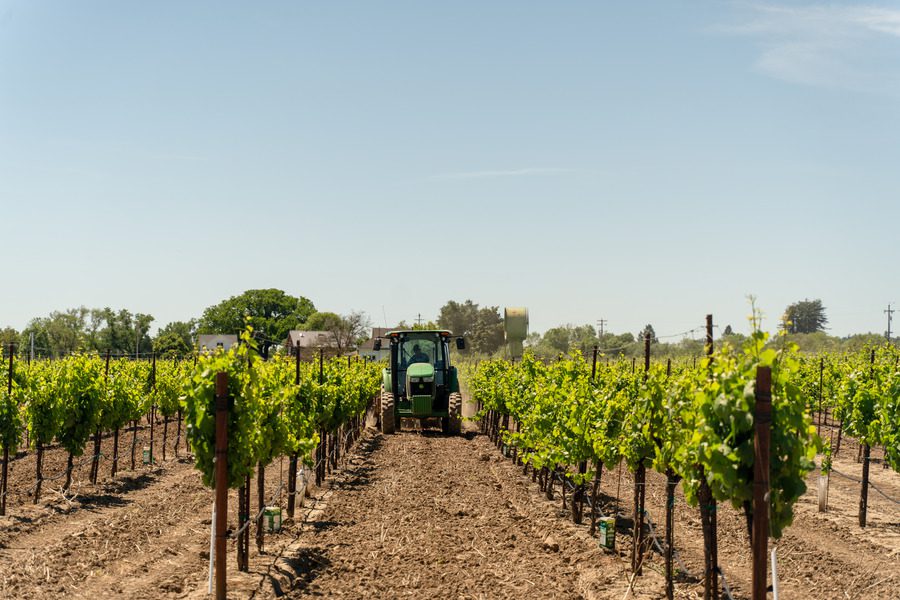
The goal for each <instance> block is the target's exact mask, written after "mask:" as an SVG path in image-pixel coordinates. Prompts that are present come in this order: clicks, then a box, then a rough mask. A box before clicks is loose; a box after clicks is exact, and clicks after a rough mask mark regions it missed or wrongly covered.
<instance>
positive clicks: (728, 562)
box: [287, 432, 900, 599]
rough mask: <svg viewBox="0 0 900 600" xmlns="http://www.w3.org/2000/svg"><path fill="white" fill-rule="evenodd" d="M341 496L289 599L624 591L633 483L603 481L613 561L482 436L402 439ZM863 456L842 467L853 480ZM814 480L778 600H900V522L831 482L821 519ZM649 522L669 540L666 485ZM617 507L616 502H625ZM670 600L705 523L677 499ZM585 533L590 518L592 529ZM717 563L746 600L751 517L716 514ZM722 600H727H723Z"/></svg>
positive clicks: (893, 482) (852, 487)
mask: <svg viewBox="0 0 900 600" xmlns="http://www.w3.org/2000/svg"><path fill="white" fill-rule="evenodd" d="M376 442H377V444H378V446H379V447H378V448H377V449H376V450H375V451H374V452H372V454H371V455H368V456H364V457H361V458H360V459H359V461H360V462H359V463H358V464H357V465H356V467H355V469H353V470H350V471H348V472H346V473H345V474H344V475H343V476H342V477H341V478H339V479H338V481H337V482H336V483H335V488H334V495H333V496H332V497H331V499H330V501H329V504H328V506H327V508H326V509H325V511H324V513H323V514H322V515H320V517H318V519H317V520H316V522H315V523H313V524H312V525H313V527H311V528H310V529H308V530H307V531H306V532H305V533H301V534H300V537H299V541H298V544H296V545H295V546H293V547H291V548H289V549H288V550H287V555H288V556H291V557H292V558H293V560H295V561H296V564H298V565H302V568H300V569H298V572H299V573H300V575H299V579H297V580H296V581H295V583H294V589H293V591H292V592H291V596H292V597H297V598H303V597H338V596H342V597H360V596H363V595H371V596H373V597H384V598H578V597H583V598H597V599H600V598H618V599H621V598H623V597H624V596H625V592H626V589H627V587H628V584H629V576H630V572H629V566H630V562H629V557H630V550H631V519H630V516H631V504H630V501H631V495H632V488H633V479H632V477H631V475H630V474H629V473H628V472H627V471H626V470H621V471H619V470H614V471H611V472H606V473H604V475H603V480H602V485H601V502H600V507H601V512H602V513H603V514H607V515H610V514H613V513H614V512H615V510H616V507H617V506H618V511H619V515H620V518H619V521H618V525H619V530H618V535H617V540H616V546H617V549H616V552H614V553H607V552H605V551H603V550H600V549H599V548H598V547H597V543H596V540H594V539H592V538H590V537H589V536H588V534H587V531H588V527H587V525H586V524H585V525H578V526H576V525H574V524H572V523H571V522H570V521H569V520H568V514H569V513H568V511H564V510H562V504H561V498H560V488H559V484H557V485H556V492H555V499H554V500H553V501H550V500H547V499H546V497H545V496H544V494H542V493H540V492H539V491H538V489H537V485H536V484H534V483H532V481H531V475H530V473H529V474H528V475H523V472H522V468H521V467H519V466H515V465H514V464H513V463H512V461H511V460H509V459H507V458H503V457H502V456H501V454H500V452H499V451H498V450H497V449H496V448H494V447H493V446H492V445H491V444H490V443H489V442H488V440H487V438H485V437H484V436H477V437H474V439H466V438H447V437H442V436H439V435H436V434H431V433H427V432H426V433H415V432H404V433H402V434H399V435H396V436H386V437H383V436H378V437H377V438H376ZM854 456H855V454H853V453H850V452H848V453H847V455H846V456H845V455H844V452H843V451H842V456H841V457H840V458H839V459H838V460H837V461H836V463H835V466H836V468H837V469H838V470H840V471H841V472H844V473H847V474H851V473H857V472H858V471H859V468H860V465H858V464H856V462H855V460H854V458H853V457H854ZM872 478H873V482H875V483H876V485H878V486H879V488H880V489H882V490H883V491H884V492H886V493H887V494H888V495H890V496H891V497H893V498H898V497H900V477H898V476H897V474H896V473H893V472H891V471H887V470H883V469H881V467H880V465H878V466H877V468H876V465H873V469H872ZM815 479H816V474H812V475H811V476H810V479H809V490H808V491H807V493H806V494H805V495H804V496H803V498H801V500H800V501H799V502H798V504H797V505H796V519H795V522H794V525H793V526H792V527H790V528H789V529H788V530H787V532H786V534H785V536H784V538H783V539H782V540H780V541H779V542H778V572H779V578H780V591H781V594H782V597H783V598H817V599H819V598H821V599H831V598H834V599H838V598H843V599H847V598H851V599H853V598H877V599H881V598H886V599H893V598H900V592H897V590H898V589H900V588H898V586H900V573H898V572H897V570H896V568H895V565H896V560H897V558H898V556H900V510H898V508H900V507H898V506H897V504H896V503H895V502H892V501H890V500H887V499H885V498H883V497H880V496H879V495H878V494H874V493H873V494H871V495H870V504H869V527H868V528H866V529H861V528H859V527H858V525H857V520H856V511H857V508H858V498H859V484H858V483H856V482H854V481H852V480H849V479H844V478H840V477H837V476H832V480H831V485H830V502H829V511H828V512H826V513H819V512H818V503H817V498H816V488H815V483H816V482H815ZM647 485H648V487H647V510H648V513H649V515H650V517H651V519H652V520H653V522H654V523H655V524H656V525H657V527H659V529H657V531H656V533H657V535H658V536H659V537H660V538H662V535H663V531H662V529H661V525H662V522H663V520H664V502H665V495H664V493H665V482H664V478H662V477H661V476H659V475H657V474H653V473H650V474H648V483H647ZM616 496H618V498H619V500H618V502H617V500H616ZM675 520H676V534H675V543H676V546H677V554H678V563H677V565H676V567H677V569H678V571H679V577H678V581H677V583H676V597H679V598H700V597H702V582H701V580H700V575H701V574H702V568H703V567H702V565H703V538H702V533H701V529H700V520H699V514H698V510H697V509H696V508H694V507H690V506H688V505H687V504H686V503H685V501H684V497H683V495H682V494H681V492H680V489H679V493H678V495H677V499H676V518H675ZM585 521H586V522H587V521H588V519H587V518H586V519H585ZM718 524H719V525H718V526H719V563H720V565H721V566H722V569H723V571H724V572H725V574H726V582H727V585H728V587H729V588H730V591H731V593H732V594H733V597H734V598H735V599H742V598H744V599H745V598H748V597H749V589H750V551H749V540H748V537H747V531H746V523H745V521H744V516H743V513H741V512H739V511H736V510H734V509H733V508H732V507H730V506H727V505H720V507H719V511H718ZM662 573H663V560H662V556H661V555H660V553H659V551H658V550H657V549H656V548H654V549H652V550H651V552H650V553H649V554H648V556H647V558H646V561H645V568H644V574H643V575H642V576H640V577H638V578H636V579H635V582H634V589H633V591H632V593H631V594H630V597H636V598H663V597H665V595H664V580H663V577H662ZM723 597H724V596H723Z"/></svg>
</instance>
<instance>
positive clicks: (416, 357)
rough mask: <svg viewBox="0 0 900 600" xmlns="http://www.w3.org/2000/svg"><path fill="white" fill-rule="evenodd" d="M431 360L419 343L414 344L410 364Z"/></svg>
mask: <svg viewBox="0 0 900 600" xmlns="http://www.w3.org/2000/svg"><path fill="white" fill-rule="evenodd" d="M421 362H429V359H428V355H427V354H425V353H424V352H422V349H421V348H420V347H419V345H418V344H416V345H415V346H413V355H412V356H411V357H410V358H409V364H413V363H421Z"/></svg>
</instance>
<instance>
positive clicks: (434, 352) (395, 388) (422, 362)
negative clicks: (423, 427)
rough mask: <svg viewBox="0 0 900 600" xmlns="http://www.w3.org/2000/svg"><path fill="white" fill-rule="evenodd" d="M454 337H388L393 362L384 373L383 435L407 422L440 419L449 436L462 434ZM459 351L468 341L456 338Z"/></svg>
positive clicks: (417, 333) (413, 334)
mask: <svg viewBox="0 0 900 600" xmlns="http://www.w3.org/2000/svg"><path fill="white" fill-rule="evenodd" d="M452 337H453V335H452V334H451V333H450V332H449V331H446V330H436V331H425V330H408V331H391V332H390V333H388V334H387V338H388V340H389V342H390V345H391V362H390V365H389V366H388V368H386V369H384V371H383V373H382V377H383V384H384V385H383V388H382V410H381V426H382V431H384V432H385V433H393V431H394V430H395V429H399V428H400V426H401V423H402V421H401V419H403V418H414V419H428V418H439V419H440V420H441V428H442V429H443V430H444V431H445V432H446V433H458V432H459V423H460V411H461V408H462V406H461V405H462V397H461V396H460V394H459V379H458V377H457V372H456V368H455V367H453V366H452V365H451V364H450V341H451V339H452ZM380 341H381V340H376V342H375V348H376V349H379V348H380V346H381V344H380ZM456 347H457V348H458V349H463V348H465V340H464V339H463V338H456Z"/></svg>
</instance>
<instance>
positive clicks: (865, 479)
mask: <svg viewBox="0 0 900 600" xmlns="http://www.w3.org/2000/svg"><path fill="white" fill-rule="evenodd" d="M874 376H875V350H872V377H873V378H874ZM871 454H872V446H871V445H870V444H869V442H868V440H866V441H865V442H863V447H862V461H863V468H862V489H861V490H860V493H859V526H860V527H865V526H866V512H867V511H868V508H869V457H870V456H871ZM3 456H4V457H5V456H6V454H5V453H4V455H3ZM3 465H4V467H3V468H4V469H5V468H6V460H5V458H4V461H3ZM3 480H4V481H6V473H5V472H4V474H3ZM3 491H6V490H5V489H4V490H3Z"/></svg>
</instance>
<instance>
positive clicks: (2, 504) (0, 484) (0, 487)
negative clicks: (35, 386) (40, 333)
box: [0, 344, 15, 515]
mask: <svg viewBox="0 0 900 600" xmlns="http://www.w3.org/2000/svg"><path fill="white" fill-rule="evenodd" d="M14 348H15V346H13V344H10V345H9V369H8V371H7V373H6V374H7V378H6V393H7V394H8V395H9V398H10V402H11V401H12V382H13V366H14V365H13V349H14ZM7 475H9V446H7V445H6V444H3V474H2V477H0V515H5V514H6V489H7V486H8V485H9V482H8V481H7V479H8V477H7Z"/></svg>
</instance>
